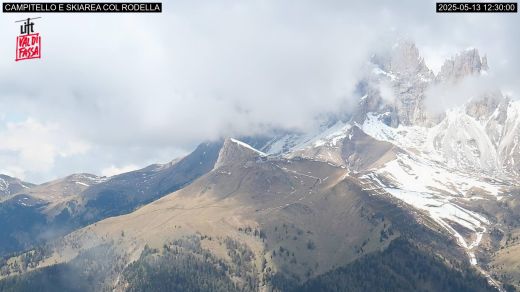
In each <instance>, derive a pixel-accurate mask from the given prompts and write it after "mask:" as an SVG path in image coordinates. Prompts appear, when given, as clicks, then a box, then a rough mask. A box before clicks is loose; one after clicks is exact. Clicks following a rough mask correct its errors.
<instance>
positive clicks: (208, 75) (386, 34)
mask: <svg viewBox="0 0 520 292" xmlns="http://www.w3.org/2000/svg"><path fill="white" fill-rule="evenodd" d="M166 4H167V5H166ZM434 4H435V2H434V1H416V0H405V1H399V2H396V1H385V0H375V1H370V2H363V1H334V0H331V1H310V0H303V1H276V0H252V1H234V0H221V1H196V3H195V2H193V1H172V2H171V3H170V2H168V3H165V5H164V10H165V12H164V13H163V14H160V15H157V14H154V15H142V14H141V15H138V14H127V15H99V14H97V15H94V14H81V15H76V14H75V15H70V14H69V15H67V14H48V15H43V18H41V19H39V20H38V21H37V24H36V29H37V30H38V31H39V32H40V33H41V34H42V38H43V39H42V43H43V44H44V50H43V58H42V59H41V60H38V61H23V62H14V60H13V59H14V56H10V55H9V53H6V54H2V56H1V57H0V68H2V70H0V88H1V91H0V117H3V120H0V123H2V124H4V125H5V123H8V122H9V121H12V120H13V119H16V120H18V121H19V119H20V117H23V118H26V117H32V118H33V119H34V120H37V121H40V123H41V124H43V125H46V126H47V125H60V129H59V132H60V133H61V135H64V136H65V137H73V138H71V139H69V141H68V142H67V143H72V144H67V143H65V144H63V142H62V141H61V140H60V139H56V138H55V136H53V134H51V133H52V132H53V131H51V130H47V131H46V130H42V131H40V130H37V132H39V133H40V134H38V135H39V136H38V137H39V139H41V140H42V142H41V147H40V148H39V149H38V151H36V150H34V149H33V148H31V147H28V146H27V144H29V143H28V142H26V141H24V140H23V139H22V137H19V138H18V140H16V141H19V142H16V143H18V144H17V145H14V144H16V143H15V142H12V143H11V144H10V145H11V146H10V148H15V149H18V150H16V151H15V152H16V153H18V154H16V155H14V156H9V155H7V156H9V159H8V160H9V162H10V163H9V165H15V166H17V167H21V168H23V169H25V170H26V171H25V172H26V173H28V178H30V179H38V180H42V179H48V178H51V177H52V178H54V177H57V176H60V175H65V174H67V173H70V172H80V171H91V172H95V173H100V172H101V170H102V169H103V168H104V167H106V165H107V164H108V165H129V164H133V165H138V166H144V165H145V164H147V163H151V162H165V161H168V160H170V159H173V158H175V157H176V156H177V155H180V154H183V153H185V152H186V151H189V150H191V149H192V148H193V147H194V146H195V144H197V143H199V142H201V141H204V140H208V139H214V138H217V137H219V136H223V135H230V136H240V135H243V134H255V133H262V132H268V131H270V130H272V129H273V128H284V129H305V128H308V127H310V126H311V125H312V124H313V120H314V119H315V118H316V117H319V116H320V114H322V113H324V112H328V111H337V110H347V111H348V110H349V109H350V108H349V107H346V106H345V105H348V104H351V103H349V102H348V101H349V99H350V98H351V97H352V90H353V88H354V85H355V83H356V81H357V76H358V68H359V66H361V65H362V64H363V62H365V60H366V59H367V58H368V56H369V55H370V53H371V51H372V50H377V49H378V48H379V47H381V46H385V45H388V44H389V43H391V42H393V41H395V38H396V37H400V36H404V37H407V38H410V39H414V40H416V41H417V44H418V47H419V48H420V49H421V50H423V51H424V53H423V54H424V55H425V56H426V61H427V63H428V64H430V65H432V66H433V67H434V69H435V68H437V67H439V66H440V63H441V59H442V58H444V56H446V55H448V54H449V55H452V54H453V53H454V52H456V51H458V50H460V49H463V48H466V47H468V46H475V47H478V48H479V49H480V51H481V52H483V53H485V54H487V55H488V60H489V65H490V67H491V70H490V71H493V72H496V74H497V75H499V77H500V78H497V80H500V83H501V84H502V86H503V87H504V88H505V89H507V90H509V91H511V92H514V93H518V92H520V91H519V90H518V82H517V80H516V79H517V77H518V76H519V72H518V71H519V70H520V69H519V68H520V66H519V63H520V61H519V58H520V57H519V55H518V54H517V52H518V51H519V50H520V42H519V41H518V38H515V37H513V36H515V35H518V30H519V27H520V25H519V18H518V17H517V15H483V14H479V15H463V14H457V15H442V14H437V13H435V10H434V8H435V6H434ZM18 18H20V16H19V15H13V14H3V15H2V18H0V27H2V29H1V30H0V52H13V54H14V48H13V45H14V39H15V37H16V35H17V33H18V31H19V27H18V24H15V23H14V21H15V20H18ZM389 97H390V98H391V96H389ZM13 116H15V117H13ZM22 120H24V119H22ZM0 127H1V125H0ZM49 131H50V132H49ZM12 135H14V134H12ZM46 135H50V136H51V138H47V137H46ZM13 141H15V140H13ZM36 141H37V140H36V139H33V143H38V142H36ZM78 141H83V142H78ZM84 143H86V144H88V145H89V146H90V148H89V149H90V150H89V151H88V159H84V158H81V157H82V156H83V155H82V154H81V153H85V151H86V149H85V148H84V147H83V146H84ZM82 145H83V146H82ZM24 149H25V150H24ZM22 150H23V151H25V152H24V153H25V154H21V153H22ZM38 152H41V154H43V155H39V154H40V153H38ZM37 153H38V154H37ZM7 156H6V155H3V156H2V157H4V158H3V159H7V158H6V157H7ZM40 156H42V157H40ZM52 157H54V158H52ZM32 159H34V161H35V162H33V163H34V165H36V166H37V167H36V168H34V169H32V168H30V167H31V165H30V164H29V161H28V160H32ZM36 172H40V174H38V175H37V174H36Z"/></svg>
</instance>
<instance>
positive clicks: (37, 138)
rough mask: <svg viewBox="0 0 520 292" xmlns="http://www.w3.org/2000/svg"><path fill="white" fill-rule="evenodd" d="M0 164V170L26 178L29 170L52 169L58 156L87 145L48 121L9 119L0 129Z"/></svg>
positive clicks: (79, 151)
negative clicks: (13, 120) (16, 120)
mask: <svg viewBox="0 0 520 292" xmlns="http://www.w3.org/2000/svg"><path fill="white" fill-rule="evenodd" d="M0 141H1V143H0V165H2V167H3V169H2V170H1V171H2V173H6V174H8V175H14V176H17V177H20V178H25V177H26V176H27V175H28V174H30V173H39V172H46V171H49V170H51V169H52V167H53V166H54V162H55V160H56V158H57V157H63V158H66V157H69V156H73V155H80V154H84V153H86V152H87V151H88V150H89V148H90V146H89V145H88V144H87V143H85V142H82V141H81V140H80V139H79V138H77V137H71V136H68V133H65V132H63V131H62V129H61V128H60V127H59V126H58V125H56V124H51V123H40V122H38V121H36V120H33V119H31V118H29V119H27V120H25V121H23V122H8V123H7V124H6V126H5V128H3V129H0Z"/></svg>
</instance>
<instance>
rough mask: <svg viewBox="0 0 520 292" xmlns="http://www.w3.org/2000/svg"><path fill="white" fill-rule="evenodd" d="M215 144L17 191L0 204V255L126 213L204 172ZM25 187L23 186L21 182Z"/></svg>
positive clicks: (209, 165) (209, 166) (215, 152)
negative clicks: (140, 165) (120, 170)
mask: <svg viewBox="0 0 520 292" xmlns="http://www.w3.org/2000/svg"><path fill="white" fill-rule="evenodd" d="M220 145H221V143H220V142H215V143H203V144H201V145H199V146H198V147H197V149H195V150H194V151H193V152H192V153H190V154H189V155H187V156H186V157H183V158H181V159H178V160H176V161H173V162H171V163H167V164H155V165H151V166H148V167H146V168H144V169H141V170H136V171H132V172H128V173H124V174H120V175H116V176H113V177H109V178H107V177H98V176H95V175H92V174H73V175H70V176H67V177H65V178H62V179H58V180H55V181H51V182H48V183H45V184H42V185H38V186H31V187H25V188H22V189H21V190H20V191H19V192H18V193H13V194H12V195H11V196H10V197H9V199H6V200H5V201H3V202H0V222H12V223H11V224H10V225H5V226H2V227H0V238H1V239H0V243H1V244H0V255H6V254H8V253H12V252H20V251H22V250H24V249H27V248H30V247H33V246H35V245H36V244H39V243H42V242H46V241H49V240H53V239H54V238H57V237H59V236H62V235H64V234H67V233H68V232H70V231H72V230H74V229H77V228H79V227H82V226H85V225H87V224H90V223H92V222H96V221H99V220H101V219H104V218H107V217H110V216H115V215H120V214H124V213H128V212H131V211H133V210H134V209H135V208H137V207H138V206H139V205H141V204H145V203H147V202H151V201H153V200H154V199H158V198H160V197H161V196H163V195H166V194H168V193H170V192H171V191H175V190H177V189H179V188H182V187H183V186H184V185H186V184H188V183H190V182H191V181H192V180H194V179H196V178H197V177H199V176H201V175H202V174H204V173H206V172H208V171H210V170H211V169H212V168H213V166H214V164H215V162H216V159H217V156H218V151H219V150H220ZM24 185H25V184H24Z"/></svg>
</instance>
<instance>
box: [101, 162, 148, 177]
mask: <svg viewBox="0 0 520 292" xmlns="http://www.w3.org/2000/svg"><path fill="white" fill-rule="evenodd" d="M137 169H139V166H137V165H133V164H130V165H125V166H123V167H116V166H114V165H111V166H109V167H107V168H104V169H102V170H101V175H103V176H114V175H117V174H121V173H125V172H130V171H133V170H137Z"/></svg>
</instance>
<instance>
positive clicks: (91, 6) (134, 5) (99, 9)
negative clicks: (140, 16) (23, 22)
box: [2, 2, 162, 13]
mask: <svg viewBox="0 0 520 292" xmlns="http://www.w3.org/2000/svg"><path fill="white" fill-rule="evenodd" d="M2 11H3V12H4V13H161V12H162V2H4V3H2Z"/></svg>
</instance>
